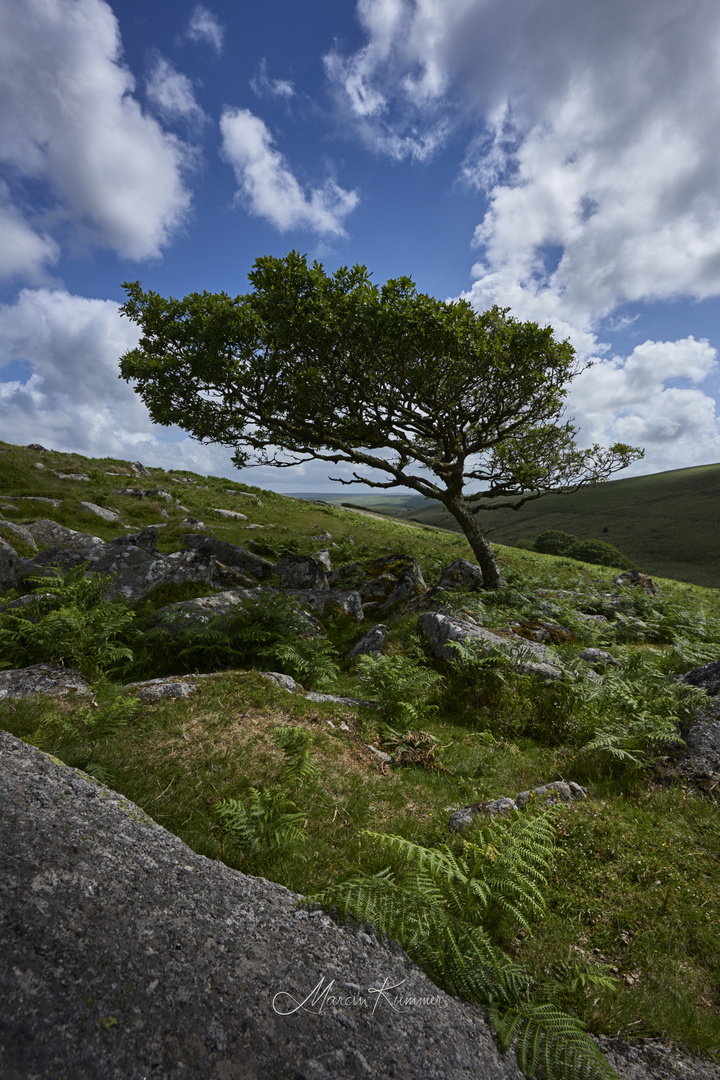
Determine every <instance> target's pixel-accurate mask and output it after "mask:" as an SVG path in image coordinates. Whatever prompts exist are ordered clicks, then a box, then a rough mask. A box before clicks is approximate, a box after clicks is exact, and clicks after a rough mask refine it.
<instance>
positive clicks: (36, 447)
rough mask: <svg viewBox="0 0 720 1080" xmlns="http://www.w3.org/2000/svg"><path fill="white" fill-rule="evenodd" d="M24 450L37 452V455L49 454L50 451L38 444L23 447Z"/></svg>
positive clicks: (32, 443)
mask: <svg viewBox="0 0 720 1080" xmlns="http://www.w3.org/2000/svg"><path fill="white" fill-rule="evenodd" d="M25 449H26V450H37V452H38V454H49V453H50V451H49V450H48V449H47V448H46V447H45V446H42V445H41V444H40V443H39V442H31V443H28V444H27V446H26V447H25Z"/></svg>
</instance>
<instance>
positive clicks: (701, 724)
mask: <svg viewBox="0 0 720 1080" xmlns="http://www.w3.org/2000/svg"><path fill="white" fill-rule="evenodd" d="M685 743H686V745H687V757H688V758H690V759H691V760H692V762H693V765H694V767H695V769H696V770H697V769H698V768H700V767H701V766H702V767H703V768H704V769H706V770H709V771H711V772H713V773H717V774H720V716H718V714H717V712H716V713H715V714H714V715H711V716H709V717H706V718H704V719H701V720H698V722H697V723H695V724H693V725H692V727H691V728H690V730H689V731H688V733H687V738H686V739H685Z"/></svg>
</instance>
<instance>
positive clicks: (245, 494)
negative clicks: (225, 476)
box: [223, 488, 262, 506]
mask: <svg viewBox="0 0 720 1080" xmlns="http://www.w3.org/2000/svg"><path fill="white" fill-rule="evenodd" d="M223 493H224V494H225V495H234V496H235V498H236V499H251V500H252V501H253V502H254V503H255V505H256V506H262V502H261V500H260V498H259V497H258V496H257V495H255V494H254V492H252V491H236V490H235V488H225V489H224V492H223Z"/></svg>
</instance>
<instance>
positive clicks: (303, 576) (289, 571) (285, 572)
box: [275, 555, 329, 591]
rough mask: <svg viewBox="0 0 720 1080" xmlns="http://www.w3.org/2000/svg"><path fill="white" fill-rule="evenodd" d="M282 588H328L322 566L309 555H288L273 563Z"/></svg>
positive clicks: (314, 589)
mask: <svg viewBox="0 0 720 1080" xmlns="http://www.w3.org/2000/svg"><path fill="white" fill-rule="evenodd" d="M275 573H276V574H277V575H278V576H279V578H280V585H281V588H283V589H311V590H313V591H316V590H318V589H321V590H323V589H328V588H329V585H328V580H327V576H326V574H325V570H324V569H323V567H322V566H321V565H320V564H319V563H318V562H316V561H315V559H311V558H310V556H309V555H288V556H287V557H286V558H284V559H280V561H279V562H277V563H276V564H275Z"/></svg>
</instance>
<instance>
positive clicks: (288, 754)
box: [272, 725, 317, 783]
mask: <svg viewBox="0 0 720 1080" xmlns="http://www.w3.org/2000/svg"><path fill="white" fill-rule="evenodd" d="M272 738H273V742H274V743H275V745H276V746H279V747H280V749H281V750H282V751H283V753H284V754H285V765H284V766H283V769H282V772H281V776H282V778H283V779H284V780H290V781H292V782H294V783H302V781H303V780H311V779H314V777H315V776H317V769H316V768H315V765H314V763H313V760H312V755H311V753H310V745H309V744H310V736H309V734H308V733H307V731H303V729H302V728H296V727H287V726H286V725H283V726H282V727H279V728H276V730H275V731H273V733H272Z"/></svg>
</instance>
